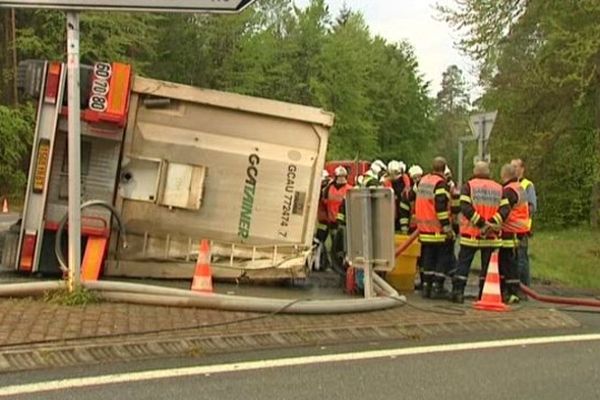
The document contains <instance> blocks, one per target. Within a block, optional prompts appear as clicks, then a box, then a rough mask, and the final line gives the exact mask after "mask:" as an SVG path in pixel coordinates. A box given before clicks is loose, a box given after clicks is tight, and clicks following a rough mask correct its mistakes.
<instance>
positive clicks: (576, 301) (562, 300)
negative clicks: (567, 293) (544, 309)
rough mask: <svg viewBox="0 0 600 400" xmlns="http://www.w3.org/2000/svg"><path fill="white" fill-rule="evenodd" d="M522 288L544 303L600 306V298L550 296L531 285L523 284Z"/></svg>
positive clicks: (528, 294) (527, 293)
mask: <svg viewBox="0 0 600 400" xmlns="http://www.w3.org/2000/svg"><path fill="white" fill-rule="evenodd" d="M521 290H522V291H523V292H524V293H525V294H526V295H527V296H529V297H531V298H532V299H535V300H537V301H541V302H542V303H551V304H563V305H570V306H584V307H600V300H595V299H583V298H575V297H561V296H549V295H544V294H539V293H537V292H536V291H534V290H533V289H531V288H530V287H527V286H525V285H523V284H521Z"/></svg>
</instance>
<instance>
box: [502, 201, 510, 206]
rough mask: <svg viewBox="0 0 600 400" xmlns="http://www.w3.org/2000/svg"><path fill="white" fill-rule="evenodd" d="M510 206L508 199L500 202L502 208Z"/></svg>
mask: <svg viewBox="0 0 600 400" xmlns="http://www.w3.org/2000/svg"><path fill="white" fill-rule="evenodd" d="M508 205H510V202H509V201H508V199H502V200H500V207H502V206H508Z"/></svg>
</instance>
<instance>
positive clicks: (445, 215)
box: [436, 211, 450, 220]
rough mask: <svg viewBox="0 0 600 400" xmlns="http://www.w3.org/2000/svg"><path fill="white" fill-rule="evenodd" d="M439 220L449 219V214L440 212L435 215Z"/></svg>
mask: <svg viewBox="0 0 600 400" xmlns="http://www.w3.org/2000/svg"><path fill="white" fill-rule="evenodd" d="M436 215H437V217H438V219H439V220H442V219H448V218H450V213H449V212H448V211H442V212H439V213H437V214H436Z"/></svg>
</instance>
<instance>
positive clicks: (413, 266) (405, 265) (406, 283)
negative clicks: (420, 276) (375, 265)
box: [385, 235, 421, 293]
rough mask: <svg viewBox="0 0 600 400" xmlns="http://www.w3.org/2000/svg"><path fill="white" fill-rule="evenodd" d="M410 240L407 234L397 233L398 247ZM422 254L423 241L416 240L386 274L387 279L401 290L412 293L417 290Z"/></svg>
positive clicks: (395, 287) (396, 241)
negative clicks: (416, 278)
mask: <svg viewBox="0 0 600 400" xmlns="http://www.w3.org/2000/svg"><path fill="white" fill-rule="evenodd" d="M407 240H408V236H406V235H396V237H395V243H396V248H398V247H400V246H401V245H402V244H404V243H405V242H406V241H407ZM420 255H421V243H419V241H418V240H415V241H414V242H413V243H412V244H411V245H410V246H409V247H408V248H407V249H406V250H405V251H404V253H402V255H400V256H399V257H396V266H395V267H394V269H393V270H392V271H391V272H388V273H387V274H386V276H385V280H386V281H387V282H388V283H389V284H390V285H392V287H393V288H394V289H396V290H398V291H399V292H403V293H412V292H413V291H414V290H415V275H416V274H417V259H418V258H419V257H420Z"/></svg>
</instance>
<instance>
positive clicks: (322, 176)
mask: <svg viewBox="0 0 600 400" xmlns="http://www.w3.org/2000/svg"><path fill="white" fill-rule="evenodd" d="M321 179H322V180H325V179H329V172H328V171H327V170H326V169H324V170H323V172H322V173H321Z"/></svg>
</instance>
